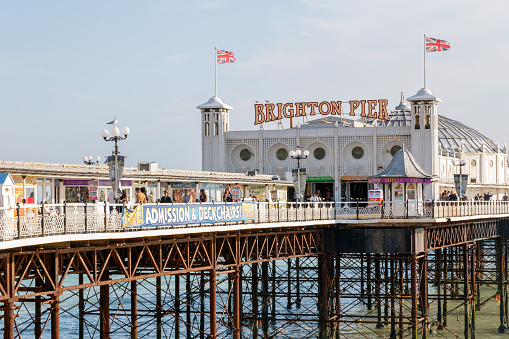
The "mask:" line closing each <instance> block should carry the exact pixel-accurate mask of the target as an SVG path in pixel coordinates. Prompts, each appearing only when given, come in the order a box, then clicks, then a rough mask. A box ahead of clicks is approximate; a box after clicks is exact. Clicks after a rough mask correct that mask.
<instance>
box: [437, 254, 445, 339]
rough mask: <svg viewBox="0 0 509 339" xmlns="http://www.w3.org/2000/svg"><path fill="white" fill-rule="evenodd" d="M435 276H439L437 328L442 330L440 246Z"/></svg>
mask: <svg viewBox="0 0 509 339" xmlns="http://www.w3.org/2000/svg"><path fill="white" fill-rule="evenodd" d="M435 276H436V278H437V294H438V297H437V321H438V326H437V329H438V330H441V329H443V327H442V321H443V319H442V249H441V248H439V249H437V250H436V251H435Z"/></svg>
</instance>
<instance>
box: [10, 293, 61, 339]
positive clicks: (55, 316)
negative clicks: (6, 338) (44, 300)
mask: <svg viewBox="0 0 509 339" xmlns="http://www.w3.org/2000/svg"><path fill="white" fill-rule="evenodd" d="M51 299H52V300H51V309H50V310H51V339H59V338H60V299H59V295H58V294H55V295H54V296H53V297H52V298H51ZM12 338H14V337H12Z"/></svg>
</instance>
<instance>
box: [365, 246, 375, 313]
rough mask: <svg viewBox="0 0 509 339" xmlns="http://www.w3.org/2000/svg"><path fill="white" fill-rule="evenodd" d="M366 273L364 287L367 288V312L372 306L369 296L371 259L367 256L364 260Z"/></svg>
mask: <svg viewBox="0 0 509 339" xmlns="http://www.w3.org/2000/svg"><path fill="white" fill-rule="evenodd" d="M366 273H367V281H366V287H367V294H368V311H371V309H372V307H373V305H372V302H371V300H372V296H371V259H370V255H369V254H368V255H367V260H366Z"/></svg>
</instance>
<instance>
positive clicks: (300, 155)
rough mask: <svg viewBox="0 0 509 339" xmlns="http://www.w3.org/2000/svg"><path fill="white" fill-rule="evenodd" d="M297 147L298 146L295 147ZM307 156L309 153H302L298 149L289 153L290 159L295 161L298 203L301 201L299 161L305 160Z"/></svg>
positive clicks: (306, 151)
mask: <svg viewBox="0 0 509 339" xmlns="http://www.w3.org/2000/svg"><path fill="white" fill-rule="evenodd" d="M297 147H298V146H297ZM308 155H309V151H308V150H305V151H304V152H302V151H301V150H300V149H297V150H296V151H290V157H291V158H292V159H297V187H298V192H299V193H298V194H299V195H298V201H300V199H301V193H300V161H301V160H303V159H306V158H307V157H308Z"/></svg>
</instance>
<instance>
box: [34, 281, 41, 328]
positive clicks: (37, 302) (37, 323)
mask: <svg viewBox="0 0 509 339" xmlns="http://www.w3.org/2000/svg"><path fill="white" fill-rule="evenodd" d="M35 285H36V286H37V287H41V286H42V284H41V281H40V280H39V279H38V278H36V279H35ZM41 307H42V301H41V297H40V296H37V297H35V305H34V308H35V309H34V311H35V312H34V313H35V314H34V316H35V319H34V337H35V338H40V337H41V334H42V331H41V316H42V313H41Z"/></svg>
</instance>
